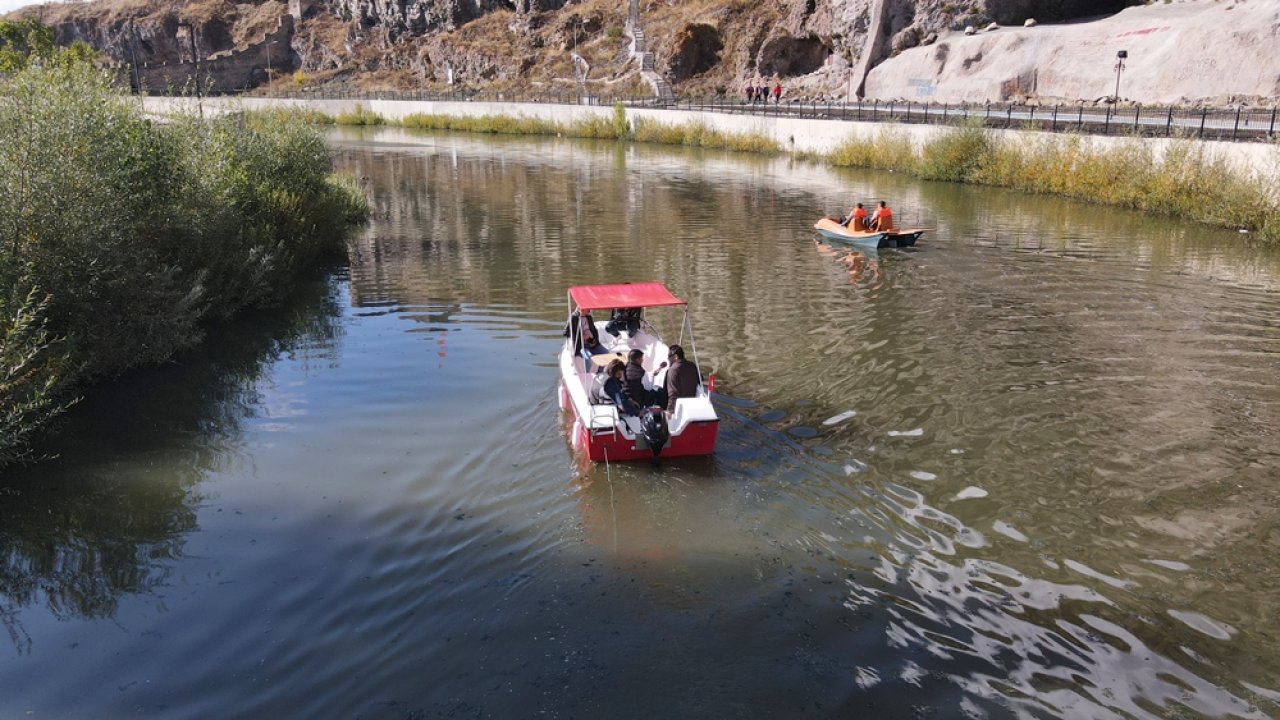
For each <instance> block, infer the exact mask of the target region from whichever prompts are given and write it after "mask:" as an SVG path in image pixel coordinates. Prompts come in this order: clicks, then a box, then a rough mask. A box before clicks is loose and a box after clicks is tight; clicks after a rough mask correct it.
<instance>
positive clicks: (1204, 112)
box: [1196, 108, 1209, 137]
mask: <svg viewBox="0 0 1280 720" xmlns="http://www.w3.org/2000/svg"><path fill="white" fill-rule="evenodd" d="M1208 114H1209V108H1200V132H1199V133H1197V134H1196V137H1204V119H1205V116H1207V115H1208Z"/></svg>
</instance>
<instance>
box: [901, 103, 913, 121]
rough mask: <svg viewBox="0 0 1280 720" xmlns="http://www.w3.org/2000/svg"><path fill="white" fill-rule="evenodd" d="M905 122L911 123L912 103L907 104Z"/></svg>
mask: <svg viewBox="0 0 1280 720" xmlns="http://www.w3.org/2000/svg"><path fill="white" fill-rule="evenodd" d="M903 122H911V102H910V101H908V102H907V119H906V120H904V121H903Z"/></svg>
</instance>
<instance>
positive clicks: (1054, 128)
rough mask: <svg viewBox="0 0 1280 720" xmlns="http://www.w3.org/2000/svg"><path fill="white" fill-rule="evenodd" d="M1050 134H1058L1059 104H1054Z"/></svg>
mask: <svg viewBox="0 0 1280 720" xmlns="http://www.w3.org/2000/svg"><path fill="white" fill-rule="evenodd" d="M1049 130H1050V132H1058V103H1054V104H1053V124H1052V125H1050V126H1049Z"/></svg>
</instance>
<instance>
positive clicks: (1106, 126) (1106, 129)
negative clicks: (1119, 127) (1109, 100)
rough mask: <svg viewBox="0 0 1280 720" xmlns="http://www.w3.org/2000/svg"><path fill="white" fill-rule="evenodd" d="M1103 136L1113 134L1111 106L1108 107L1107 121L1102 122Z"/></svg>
mask: <svg viewBox="0 0 1280 720" xmlns="http://www.w3.org/2000/svg"><path fill="white" fill-rule="evenodd" d="M1102 134H1103V135H1110V134H1111V106H1110V105H1108V106H1107V118H1106V120H1103V121H1102Z"/></svg>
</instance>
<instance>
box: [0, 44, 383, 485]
mask: <svg viewBox="0 0 1280 720" xmlns="http://www.w3.org/2000/svg"><path fill="white" fill-rule="evenodd" d="M366 213H367V208H366V206H365V201H364V198H363V196H362V194H360V193H359V192H358V191H357V190H356V189H355V188H354V187H352V186H351V185H350V184H349V183H343V182H341V181H338V180H336V179H335V178H334V177H333V175H332V167H331V164H330V159H329V155H328V151H327V148H326V147H325V145H324V143H323V140H322V139H321V138H320V136H319V135H318V134H316V132H315V131H314V130H312V129H311V128H310V127H309V126H306V125H304V124H302V123H298V122H292V121H290V120H289V119H287V118H284V117H282V116H278V115H276V116H273V115H269V114H264V115H245V116H237V117H226V118H222V119H217V120H210V121H204V120H200V119H197V118H195V117H192V116H185V117H174V118H171V119H170V120H169V121H168V122H166V123H163V124H157V123H153V122H152V121H150V120H149V119H147V118H146V117H145V116H144V115H143V113H142V109H141V106H140V105H139V104H138V103H137V101H136V100H134V99H133V98H131V97H129V96H127V95H124V94H122V93H121V92H119V91H118V90H117V89H115V88H113V87H112V86H111V84H110V81H109V79H108V77H107V76H106V75H104V74H102V73H100V72H99V71H97V70H95V69H94V68H93V67H92V66H90V65H89V64H87V63H84V62H79V61H74V62H49V63H39V64H37V63H32V64H31V65H30V66H28V67H25V68H23V69H20V70H17V71H16V72H14V73H12V74H11V75H9V76H8V77H3V78H0V359H3V360H4V362H5V363H6V365H5V367H6V368H7V370H2V371H0V462H3V461H4V460H6V459H12V458H13V457H15V456H16V455H17V454H20V453H21V452H22V450H21V448H22V447H23V446H24V444H25V443H26V442H27V441H28V440H29V439H30V438H31V437H32V435H33V433H34V432H35V431H36V430H37V429H38V428H39V426H40V425H41V424H42V423H44V422H46V421H47V420H48V418H49V417H52V415H54V414H56V412H57V411H58V410H59V409H60V408H61V407H62V406H63V405H64V404H65V400H66V398H67V397H68V396H69V395H70V393H72V392H75V391H76V389H77V388H79V387H82V386H83V385H84V383H86V382H87V381H90V380H92V379H94V378H99V377H104V376H112V375H116V374H118V373H120V372H123V371H124V370H127V369H129V368H132V367H135V366H139V365H147V364H154V363H158V362H161V361H163V360H165V359H167V358H169V357H171V356H172V355H173V354H174V353H176V352H178V351H180V350H182V349H184V348H187V347H190V346H191V345H193V344H194V343H196V342H197V341H199V339H200V338H201V337H202V331H203V327H202V325H203V323H205V322H207V321H209V320H218V319H222V318H226V317H229V316H230V315H233V314H234V313H236V312H237V311H239V310H242V309H244V308H246V307H249V306H251V305H261V304H264V303H270V302H274V301H276V300H278V299H279V298H280V297H281V296H282V295H283V294H284V293H286V292H288V291H289V289H290V288H292V287H293V285H294V281H295V279H296V277H297V276H298V274H300V273H301V272H303V271H305V270H306V269H308V268H311V267H314V266H315V265H317V263H320V262H323V261H324V259H325V258H326V257H328V256H332V255H334V254H335V253H340V252H341V251H343V250H344V249H345V245H344V242H343V237H344V232H345V230H346V229H347V228H348V227H349V226H350V225H351V224H353V223H355V222H358V221H359V220H360V219H361V218H363V216H364V215H365V214H366ZM53 338H57V339H58V340H57V341H55V340H54V339H53ZM14 368H20V370H19V371H17V372H19V375H18V376H11V377H10V378H9V379H8V380H5V379H3V378H4V376H3V373H4V372H10V373H12V372H15V370H14Z"/></svg>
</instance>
